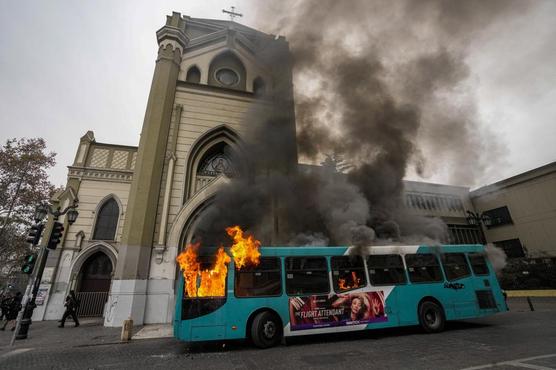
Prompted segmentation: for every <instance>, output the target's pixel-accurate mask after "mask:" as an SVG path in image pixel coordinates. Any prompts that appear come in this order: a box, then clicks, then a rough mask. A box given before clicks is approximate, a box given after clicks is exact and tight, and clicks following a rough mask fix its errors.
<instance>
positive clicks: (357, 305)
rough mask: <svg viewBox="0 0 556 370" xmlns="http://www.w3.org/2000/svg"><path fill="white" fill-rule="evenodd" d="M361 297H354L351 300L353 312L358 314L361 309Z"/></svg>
mask: <svg viewBox="0 0 556 370" xmlns="http://www.w3.org/2000/svg"><path fill="white" fill-rule="evenodd" d="M361 306H362V304H361V299H359V298H353V299H352V300H351V313H352V314H354V315H357V314H358V313H359V312H360V311H361Z"/></svg>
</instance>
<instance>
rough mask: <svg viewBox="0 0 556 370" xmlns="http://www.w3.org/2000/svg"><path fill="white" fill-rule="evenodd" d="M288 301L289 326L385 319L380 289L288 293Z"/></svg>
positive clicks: (335, 324) (318, 325)
mask: <svg viewBox="0 0 556 370" xmlns="http://www.w3.org/2000/svg"><path fill="white" fill-rule="evenodd" d="M289 305H290V328H291V330H305V329H317V328H326V327H332V326H348V325H359V324H369V323H376V322H385V321H388V318H387V317H386V313H385V310H384V292H383V291H379V292H357V293H345V294H338V295H336V294H333V295H312V296H307V297H291V298H290V299H289Z"/></svg>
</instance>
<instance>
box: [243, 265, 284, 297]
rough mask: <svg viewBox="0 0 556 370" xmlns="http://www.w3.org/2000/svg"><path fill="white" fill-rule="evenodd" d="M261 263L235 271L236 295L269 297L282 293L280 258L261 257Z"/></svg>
mask: <svg viewBox="0 0 556 370" xmlns="http://www.w3.org/2000/svg"><path fill="white" fill-rule="evenodd" d="M260 261H261V262H260V263H259V264H258V265H257V266H255V267H253V266H246V267H243V268H242V269H241V270H239V271H238V270H236V271H235V274H236V276H235V294H236V297H265V296H266V297H268V296H277V295H280V294H282V279H281V278H282V275H281V272H280V258H278V257H261V259H260Z"/></svg>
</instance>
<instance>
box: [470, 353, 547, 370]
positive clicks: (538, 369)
mask: <svg viewBox="0 0 556 370" xmlns="http://www.w3.org/2000/svg"><path fill="white" fill-rule="evenodd" d="M550 357H556V353H553V354H550V355H542V356H535V357H527V358H518V359H515V360H510V361H502V362H496V363H493V364H488V365H479V366H473V367H466V368H465V369H461V370H478V369H487V368H489V367H496V366H501V365H509V366H517V367H525V368H528V369H536V370H556V369H555V368H552V367H546V366H539V365H533V364H526V363H524V362H525V361H533V360H540V359H543V358H550Z"/></svg>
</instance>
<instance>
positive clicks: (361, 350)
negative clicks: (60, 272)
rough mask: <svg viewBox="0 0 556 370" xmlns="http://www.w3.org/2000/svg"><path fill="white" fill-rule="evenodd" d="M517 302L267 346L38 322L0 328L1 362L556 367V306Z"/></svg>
mask: <svg viewBox="0 0 556 370" xmlns="http://www.w3.org/2000/svg"><path fill="white" fill-rule="evenodd" d="M514 307H523V309H519V310H513V311H511V312H507V313H503V314H498V315H495V316H491V317H488V318H483V319H476V320H469V321H461V322H453V323H449V325H448V327H447V330H446V331H445V332H443V333H440V334H422V333H421V331H420V330H419V328H417V327H409V328H398V329H388V330H379V331H370V332H361V333H355V334H354V333H351V334H335V335H325V336H323V335H321V336H311V337H303V338H296V339H295V340H289V341H288V343H287V345H282V346H279V347H275V348H271V349H267V350H259V349H255V348H253V347H252V346H251V345H250V344H249V343H246V342H226V343H208V344H202V345H195V346H189V345H187V344H185V343H182V342H179V341H177V340H175V339H173V338H165V339H144V340H134V341H132V342H130V343H120V342H119V340H118V339H119V329H113V328H104V327H102V326H100V325H98V323H94V322H93V323H85V324H83V325H81V326H80V327H79V328H73V327H71V325H69V326H67V327H66V328H64V329H58V328H57V327H56V323H54V322H38V323H34V324H33V326H32V329H31V336H30V338H29V339H27V340H25V341H18V342H17V344H16V346H15V347H9V345H8V344H9V337H10V335H11V332H0V369H143V368H153V369H157V368H164V369H187V368H192V369H312V368H332V369H358V368H359V369H367V368H372V369H483V368H485V369H487V368H488V369H497V370H500V369H514V370H515V369H520V368H521V369H540V370H543V369H544V370H546V369H551V368H552V369H556V309H555V306H554V305H553V304H547V305H545V306H543V305H542V304H541V305H539V306H537V307H539V308H537V310H536V311H534V312H530V311H527V310H526V309H525V308H527V309H528V306H519V305H514Z"/></svg>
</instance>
